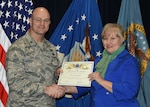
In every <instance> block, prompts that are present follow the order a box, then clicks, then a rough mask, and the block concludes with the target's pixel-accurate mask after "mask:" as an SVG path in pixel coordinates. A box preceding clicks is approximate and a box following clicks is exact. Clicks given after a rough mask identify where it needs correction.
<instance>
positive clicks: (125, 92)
mask: <svg viewBox="0 0 150 107" xmlns="http://www.w3.org/2000/svg"><path fill="white" fill-rule="evenodd" d="M120 70H122V74H121V75H122V78H121V81H120V82H113V85H112V88H113V94H114V96H115V97H116V99H117V100H126V99H132V98H135V97H136V95H137V92H138V89H139V85H140V70H139V65H138V63H136V61H134V60H128V61H126V62H125V63H123V64H122V66H121V69H120Z"/></svg>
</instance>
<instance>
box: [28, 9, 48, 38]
mask: <svg viewBox="0 0 150 107" xmlns="http://www.w3.org/2000/svg"><path fill="white" fill-rule="evenodd" d="M49 25H50V14H49V12H48V10H46V9H45V8H43V7H39V8H36V9H35V10H34V11H33V14H32V17H31V18H30V26H31V29H32V30H31V33H32V34H34V35H41V36H44V35H45V33H46V32H47V31H48V29H49Z"/></svg>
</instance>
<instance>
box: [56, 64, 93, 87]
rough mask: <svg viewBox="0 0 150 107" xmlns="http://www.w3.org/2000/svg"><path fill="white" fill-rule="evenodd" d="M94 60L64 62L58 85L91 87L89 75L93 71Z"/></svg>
mask: <svg viewBox="0 0 150 107" xmlns="http://www.w3.org/2000/svg"><path fill="white" fill-rule="evenodd" d="M93 66H94V62H93V61H82V62H81V61H74V62H63V64H62V69H63V72H62V73H60V76H59V79H58V85H65V86H83V87H90V86H91V81H90V80H89V78H88V75H89V74H90V73H92V72H93Z"/></svg>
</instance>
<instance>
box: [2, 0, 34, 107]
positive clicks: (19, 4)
mask: <svg viewBox="0 0 150 107" xmlns="http://www.w3.org/2000/svg"><path fill="white" fill-rule="evenodd" d="M32 11H33V3H32V0H1V1H0V107H6V102H7V98H8V94H9V87H8V84H7V78H6V71H5V67H6V65H5V58H6V53H7V50H8V48H9V46H10V45H11V44H12V43H13V42H14V41H16V40H17V39H18V38H20V37H21V36H23V35H24V34H25V33H26V31H27V30H28V28H29V17H30V16H31V14H32Z"/></svg>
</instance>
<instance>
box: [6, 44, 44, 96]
mask: <svg viewBox="0 0 150 107" xmlns="http://www.w3.org/2000/svg"><path fill="white" fill-rule="evenodd" d="M27 69H28V68H26V67H25V62H24V51H23V50H22V49H20V48H17V46H13V47H11V48H10V49H9V50H8V52H7V58H6V70H7V71H6V73H7V80H8V86H9V90H10V91H11V92H15V93H19V94H20V95H22V96H28V95H33V96H34V95H35V93H36V95H37V94H38V93H43V90H44V88H45V86H44V84H43V85H41V84H39V83H34V82H31V80H29V79H28V75H27V74H26V70H27Z"/></svg>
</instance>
